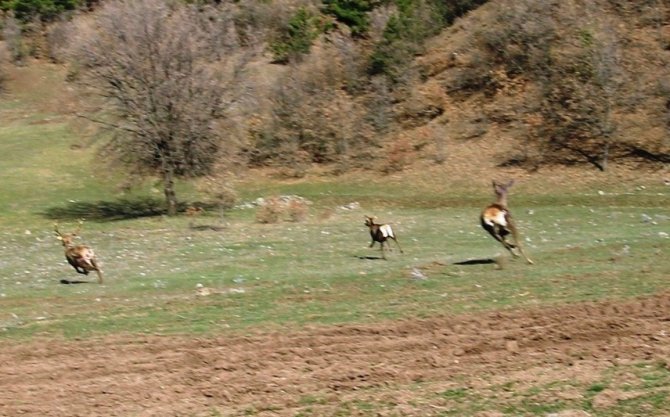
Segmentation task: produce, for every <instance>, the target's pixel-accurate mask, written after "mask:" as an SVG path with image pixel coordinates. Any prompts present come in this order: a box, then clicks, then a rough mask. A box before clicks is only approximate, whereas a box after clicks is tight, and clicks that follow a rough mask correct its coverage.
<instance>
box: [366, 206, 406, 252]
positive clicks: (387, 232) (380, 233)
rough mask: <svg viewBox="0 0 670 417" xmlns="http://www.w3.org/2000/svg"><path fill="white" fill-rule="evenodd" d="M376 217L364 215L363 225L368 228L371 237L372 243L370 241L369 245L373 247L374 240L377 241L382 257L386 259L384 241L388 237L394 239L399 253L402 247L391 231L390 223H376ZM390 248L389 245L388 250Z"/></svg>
mask: <svg viewBox="0 0 670 417" xmlns="http://www.w3.org/2000/svg"><path fill="white" fill-rule="evenodd" d="M376 219H377V218H376V217H370V216H365V225H366V226H367V227H368V228H369V229H370V237H371V238H372V243H370V247H373V246H374V245H375V242H379V244H380V245H381V250H382V258H384V259H386V255H385V254H384V242H386V241H387V240H388V239H392V240H393V241H395V243H396V245H398V249H400V253H404V252H403V251H402V248H401V247H400V243H398V238H397V237H396V235H395V233H393V229H392V228H391V225H390V224H377V223H375V220H376ZM390 249H391V248H390V247H389V250H390Z"/></svg>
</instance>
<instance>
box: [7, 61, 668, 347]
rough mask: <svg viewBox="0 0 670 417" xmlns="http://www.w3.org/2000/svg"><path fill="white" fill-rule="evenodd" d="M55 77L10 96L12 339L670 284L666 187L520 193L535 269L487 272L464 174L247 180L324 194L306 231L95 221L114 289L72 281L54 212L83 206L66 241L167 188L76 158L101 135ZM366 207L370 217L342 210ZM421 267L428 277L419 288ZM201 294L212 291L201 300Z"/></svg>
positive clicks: (94, 238)
mask: <svg viewBox="0 0 670 417" xmlns="http://www.w3.org/2000/svg"><path fill="white" fill-rule="evenodd" d="M55 76H56V75H54V74H52V73H48V74H46V75H45V76H43V77H41V78H39V79H40V80H41V84H39V85H38V86H37V87H38V88H36V89H35V90H34V91H33V90H25V91H18V92H14V93H13V94H10V95H9V96H8V97H7V98H6V99H5V100H4V101H0V103H2V104H1V105H0V114H2V115H3V116H4V119H5V120H8V123H6V124H3V126H1V127H0V177H1V178H2V180H3V193H0V215H1V216H0V238H1V239H2V241H3V245H2V246H1V247H0V259H2V271H3V274H2V276H1V277H0V297H1V300H2V304H1V307H0V329H2V331H0V337H3V338H13V337H30V336H33V335H45V336H54V335H64V336H66V337H80V336H82V335H95V334H106V333H118V332H161V333H194V332H195V333H208V332H220V331H227V332H231V331H247V329H250V328H258V327H266V328H272V327H277V326H289V327H300V326H303V325H304V324H307V323H323V324H330V323H346V322H363V321H368V322H369V321H378V320H384V319H394V318H401V317H417V316H419V317H428V316H431V315H435V314H444V313H463V312H472V311H483V310H493V309H500V308H511V307H523V306H535V305H538V304H552V303H567V302H574V301H581V300H595V299H600V298H626V297H634V296H638V295H644V294H651V293H654V292H656V291H660V290H664V289H666V288H667V283H666V277H667V275H668V272H669V271H670V261H668V260H667V258H668V257H667V256H666V255H667V254H666V253H664V249H665V248H667V244H668V239H667V233H668V232H669V231H670V230H669V226H670V216H669V215H668V212H667V198H668V190H667V187H665V188H664V187H663V186H661V185H657V186H654V185H650V184H647V186H646V187H641V186H640V185H639V184H636V185H635V186H633V185H628V184H620V183H618V182H612V183H607V184H603V186H602V187H599V189H598V190H593V189H574V190H568V189H567V188H566V187H563V189H562V190H561V191H560V192H554V190H541V191H540V192H534V193H529V192H523V191H524V188H523V186H521V187H520V188H519V190H515V194H513V195H512V197H511V203H512V205H513V208H514V210H515V211H516V217H517V219H518V222H519V226H520V228H521V230H522V233H523V235H524V238H525V239H526V240H527V242H526V246H527V249H528V252H529V253H530V255H531V257H532V258H534V259H535V260H536V263H537V264H536V265H534V266H528V265H525V264H524V263H523V262H521V261H510V262H507V265H506V267H505V269H504V270H502V271H496V270H494V269H493V267H492V265H490V264H484V265H455V264H454V263H455V262H459V261H466V260H471V259H487V258H491V257H495V256H498V255H502V256H503V257H504V258H506V257H508V256H507V254H505V253H502V252H503V251H502V248H501V247H500V246H499V245H498V244H497V243H496V242H494V241H493V240H492V239H491V238H490V237H488V236H486V235H485V233H484V232H483V230H481V228H480V227H479V225H478V220H477V216H478V213H479V210H480V209H481V207H482V206H483V205H484V204H486V203H487V202H488V201H489V199H490V195H489V194H490V190H486V189H484V190H476V192H475V193H473V192H472V191H473V190H471V189H469V188H468V184H467V181H464V180H463V179H460V180H458V181H455V182H454V183H453V184H445V182H444V181H441V180H440V181H430V180H428V181H423V182H421V183H414V182H411V181H409V180H407V181H404V180H403V179H402V178H394V179H390V178H389V179H388V181H387V180H383V181H371V180H370V178H356V177H354V176H347V177H340V178H337V177H336V178H328V177H325V178H323V177H322V178H317V179H315V180H312V181H292V182H285V181H284V182H282V181H278V180H268V179H264V180H258V179H253V178H252V179H250V180H247V181H246V182H240V185H239V193H240V195H241V197H242V199H243V200H244V201H252V200H254V199H255V198H257V197H261V196H265V197H267V196H270V195H277V194H298V195H301V196H303V197H305V198H307V199H309V200H310V201H312V203H313V204H312V206H311V208H310V210H311V212H310V216H309V218H308V219H307V220H306V221H305V222H303V223H287V222H282V223H278V224H270V225H261V224H258V223H256V222H255V221H254V215H255V212H254V210H253V209H235V210H232V211H230V212H228V213H226V216H225V218H224V219H223V220H222V219H220V218H218V217H216V216H214V214H213V213H212V214H210V215H208V216H203V217H201V218H199V219H197V222H198V223H199V224H201V225H207V224H213V225H216V226H218V227H220V230H216V231H215V230H210V229H206V230H192V229H190V228H189V227H188V223H189V221H190V220H189V219H186V218H184V217H177V218H165V217H162V216H157V217H145V218H136V219H126V220H118V221H99V222H96V221H93V220H89V221H87V222H86V224H85V226H84V230H83V238H84V240H85V241H86V243H88V244H90V245H91V246H93V247H94V248H95V249H96V251H97V252H98V254H99V257H100V260H101V261H102V263H103V265H104V270H105V273H106V285H104V286H98V285H88V284H80V285H61V284H59V281H60V280H61V279H78V278H80V277H79V276H77V275H76V274H75V273H74V271H73V270H72V269H71V268H70V267H69V266H68V265H66V264H65V262H64V257H63V253H62V248H61V247H59V245H58V242H57V241H56V240H55V239H54V237H53V231H52V230H53V222H54V219H52V218H50V217H49V216H46V215H45V213H49V212H51V213H52V214H53V213H57V214H58V213H61V214H62V213H67V212H68V210H73V213H74V214H73V215H72V216H70V217H65V218H63V219H61V220H59V221H60V223H61V229H63V230H65V231H67V230H68V229H71V228H74V227H75V225H76V221H75V218H76V217H77V212H76V211H74V210H75V209H76V208H77V207H79V208H82V207H83V208H87V207H88V208H90V207H96V205H97V206H98V208H99V209H101V210H102V209H103V208H108V209H109V207H111V209H112V210H118V206H116V207H115V206H114V202H116V204H117V205H118V204H119V202H123V201H126V200H128V199H130V200H132V199H142V198H153V199H158V200H160V192H159V191H157V190H153V191H152V186H151V184H148V185H146V186H143V187H139V189H138V191H137V192H136V193H135V194H134V195H130V196H129V195H125V194H122V193H120V192H118V191H117V190H116V188H115V186H116V184H115V182H114V181H115V179H116V178H115V177H114V176H113V175H110V174H109V173H107V172H105V170H104V169H103V170H101V169H96V162H97V155H96V150H95V147H94V146H90V147H83V148H79V147H77V148H74V149H73V148H71V146H70V145H72V144H73V143H84V142H86V141H85V140H84V139H82V138H80V137H78V136H77V132H78V130H74V129H73V126H74V125H73V123H72V122H73V119H72V118H68V117H65V116H63V115H59V114H55V113H53V108H52V109H51V110H49V106H46V105H42V104H41V103H43V102H45V101H46V102H48V101H49V100H47V99H43V96H44V95H45V94H46V95H47V96H48V94H49V93H50V91H51V94H54V95H56V94H55V92H54V91H52V90H50V89H54V88H56V87H54V85H55V84H56V83H55V82H54V77H55ZM31 91H32V93H31ZM50 111H51V113H50ZM179 191H180V194H179V195H180V197H182V199H198V198H203V197H202V196H198V195H197V194H194V192H193V191H192V189H191V188H190V187H189V186H188V185H186V184H182V185H180V190H179ZM599 191H600V192H599ZM124 199H126V200H124ZM130 200H128V201H130ZM354 201H356V202H359V203H360V208H359V209H356V210H345V209H342V208H340V206H341V205H343V204H347V203H351V202H354ZM129 204H130V203H129ZM531 210H532V211H531ZM364 214H375V215H377V216H378V217H379V219H380V220H381V221H390V222H392V223H394V225H395V227H396V229H397V231H398V233H399V234H400V240H401V242H402V245H403V247H404V249H405V251H406V253H405V254H404V255H401V254H400V253H398V252H397V251H394V252H393V253H391V254H389V256H388V258H389V259H388V261H382V260H378V259H369V258H374V257H377V256H378V254H379V250H378V249H376V248H375V249H369V248H368V247H367V244H368V242H369V237H368V235H367V231H366V229H365V227H364V226H363V215H364ZM417 269H418V270H420V271H422V272H423V273H424V274H425V275H426V276H427V277H428V278H427V279H425V280H416V279H413V278H412V274H411V273H412V271H413V270H417ZM196 285H199V286H203V287H205V288H207V289H208V290H209V291H210V295H205V296H199V295H197V288H196Z"/></svg>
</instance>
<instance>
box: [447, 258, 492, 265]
mask: <svg viewBox="0 0 670 417" xmlns="http://www.w3.org/2000/svg"><path fill="white" fill-rule="evenodd" d="M494 263H496V260H495V259H491V258H485V259H467V260H465V261H458V262H454V265H486V264H494Z"/></svg>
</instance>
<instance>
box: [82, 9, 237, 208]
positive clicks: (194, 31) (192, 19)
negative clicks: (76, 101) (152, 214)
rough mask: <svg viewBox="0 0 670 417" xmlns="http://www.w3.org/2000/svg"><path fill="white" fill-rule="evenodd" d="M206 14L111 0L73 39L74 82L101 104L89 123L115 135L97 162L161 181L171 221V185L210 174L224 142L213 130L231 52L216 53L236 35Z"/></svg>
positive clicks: (229, 81) (222, 103) (226, 84)
mask: <svg viewBox="0 0 670 417" xmlns="http://www.w3.org/2000/svg"><path fill="white" fill-rule="evenodd" d="M207 10H209V11H210V12H211V11H212V10H214V9H207ZM207 10H205V11H203V9H198V8H196V7H193V6H189V5H186V4H184V3H182V2H170V1H166V0H115V1H109V2H106V3H104V5H103V6H102V7H101V8H100V9H99V10H98V11H97V12H95V13H94V14H93V15H92V16H90V17H89V18H86V20H84V22H85V23H84V24H83V25H82V26H81V27H79V28H77V30H76V31H74V32H75V33H76V34H77V39H76V40H75V42H73V44H74V48H73V54H72V55H71V57H72V58H73V59H74V62H75V63H76V64H77V65H78V80H79V81H80V82H81V83H82V84H84V85H86V86H87V87H89V88H90V90H91V91H92V92H93V93H94V94H97V95H99V96H100V97H102V98H103V99H104V106H102V107H101V108H100V109H99V110H101V111H100V112H98V113H97V115H96V116H91V115H90V114H89V115H88V116H86V117H88V118H89V119H91V120H94V121H96V122H98V123H102V124H104V125H106V126H108V127H111V128H113V130H114V131H115V135H114V138H113V140H112V141H111V142H110V143H109V144H108V145H107V146H105V147H104V148H103V150H102V153H103V156H104V157H105V158H107V159H111V158H114V159H115V160H118V161H121V162H123V163H124V164H125V166H127V167H129V168H131V172H132V173H134V174H138V173H139V174H140V175H154V174H156V175H159V176H160V178H161V180H162V183H163V190H164V194H165V199H166V203H167V212H168V214H169V215H174V214H176V212H177V205H178V204H177V197H176V193H175V179H176V178H180V177H181V178H187V177H198V176H202V175H207V174H209V173H210V171H211V170H212V167H213V165H214V163H215V161H216V159H217V153H218V152H219V151H220V150H221V148H222V144H223V143H224V142H223V141H222V139H223V138H222V137H221V135H222V131H223V129H217V121H219V120H221V119H222V118H223V115H224V114H223V110H224V109H225V108H226V107H227V104H230V102H226V101H225V99H226V98H230V96H229V95H228V93H229V88H230V89H232V88H233V87H232V86H233V85H234V83H233V79H234V77H235V74H236V71H235V69H234V68H233V69H232V70H230V69H231V68H232V67H235V65H232V64H231V62H230V61H231V60H232V58H231V59H228V58H229V57H230V55H232V52H231V54H229V55H226V54H220V52H221V50H222V48H225V46H226V45H228V46H230V47H231V48H233V47H235V45H236V42H233V41H231V42H222V40H221V37H222V36H234V31H233V30H227V29H225V28H222V27H221V25H225V24H227V23H230V22H229V20H225V19H223V18H219V19H217V16H216V15H215V14H212V15H211V16H207V18H203V15H202V14H203V13H207ZM214 52H216V53H214ZM217 58H220V59H221V61H220V62H212V60H213V59H217ZM226 69H229V70H230V71H228V75H227V76H223V75H221V74H223V73H226ZM230 74H232V75H230ZM224 80H225V81H226V82H224Z"/></svg>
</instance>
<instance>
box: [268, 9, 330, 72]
mask: <svg viewBox="0 0 670 417" xmlns="http://www.w3.org/2000/svg"><path fill="white" fill-rule="evenodd" d="M320 26H321V25H320V22H319V19H318V17H317V16H316V15H314V13H312V12H311V11H309V10H307V9H306V8H304V7H301V8H299V9H298V11H297V12H296V14H295V15H293V17H292V18H291V19H290V20H289V22H288V24H287V25H286V27H284V28H283V29H282V30H281V31H280V34H279V38H278V39H277V40H275V41H274V42H272V43H271V45H270V49H271V50H272V53H273V54H274V59H275V62H276V63H281V64H286V63H288V62H290V61H291V60H292V59H297V58H299V57H300V56H301V55H305V54H307V53H309V50H310V48H311V46H312V42H313V41H314V39H316V37H317V36H319V33H320V32H321V29H320Z"/></svg>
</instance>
